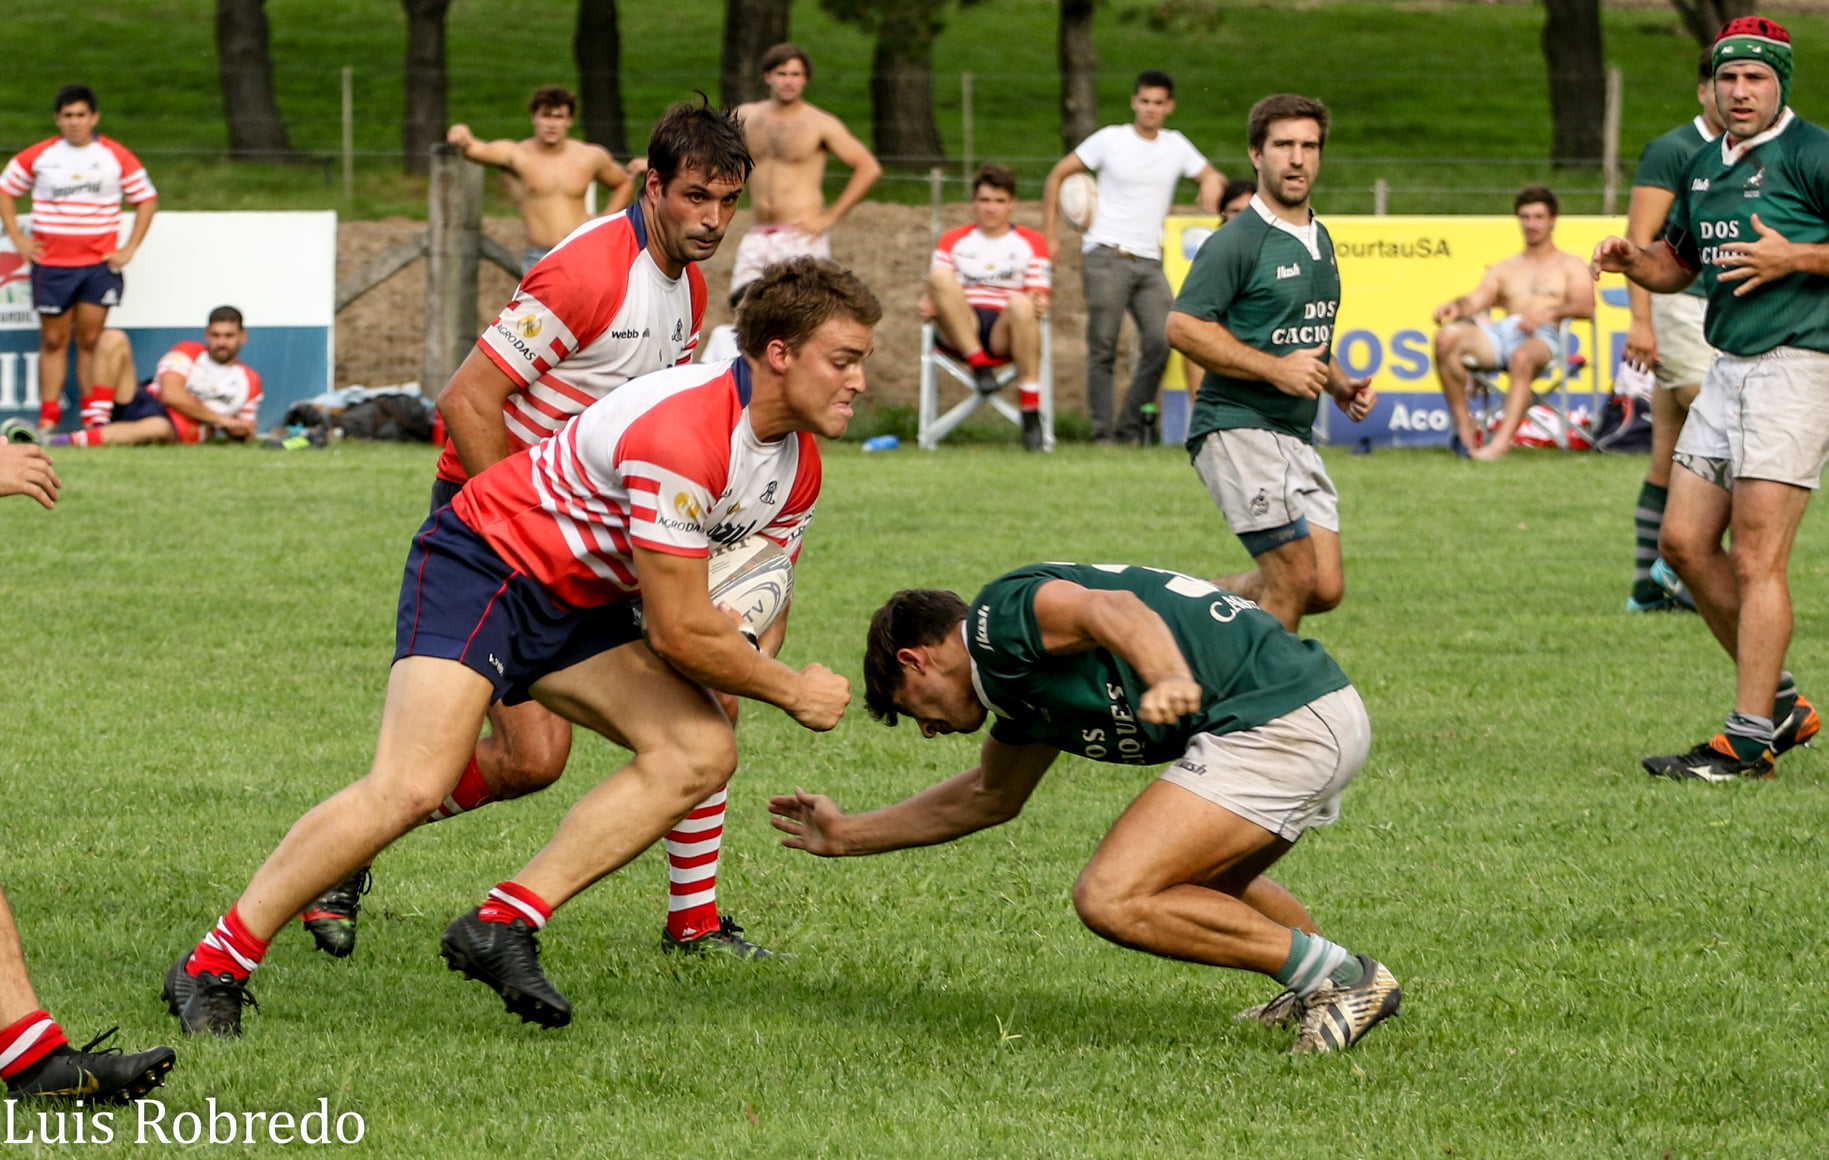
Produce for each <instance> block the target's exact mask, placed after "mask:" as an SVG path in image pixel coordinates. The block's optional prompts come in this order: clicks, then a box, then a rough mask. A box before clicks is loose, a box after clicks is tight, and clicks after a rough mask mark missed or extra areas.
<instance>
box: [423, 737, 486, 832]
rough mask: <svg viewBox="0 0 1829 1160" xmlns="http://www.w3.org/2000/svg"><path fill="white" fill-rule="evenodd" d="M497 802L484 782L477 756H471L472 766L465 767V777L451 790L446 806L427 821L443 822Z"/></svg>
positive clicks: (436, 811)
mask: <svg viewBox="0 0 1829 1160" xmlns="http://www.w3.org/2000/svg"><path fill="white" fill-rule="evenodd" d="M494 800H495V795H494V794H492V793H490V792H489V786H488V784H487V783H485V782H484V781H483V771H482V770H481V769H480V768H478V766H477V764H476V754H474V753H472V754H471V755H470V764H469V765H466V766H464V772H463V776H462V777H459V778H458V779H457V786H456V787H455V788H454V789H452V790H451V793H450V794H449V796H447V797H446V798H445V800H444V804H443V805H441V806H439V807H438V808H437V809H435V810H433V811H432V812H431V813H430V814H428V815H427V816H426V821H427V822H428V823H430V822H442V821H444V820H445V819H446V818H454V817H456V816H457V815H458V814H461V813H465V812H467V811H470V810H473V809H476V808H477V807H479V806H486V805H488V804H489V803H490V802H492V801H494Z"/></svg>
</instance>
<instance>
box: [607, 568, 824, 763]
mask: <svg viewBox="0 0 1829 1160" xmlns="http://www.w3.org/2000/svg"><path fill="white" fill-rule="evenodd" d="M634 558H635V575H636V578H637V579H639V580H640V581H641V592H642V616H643V621H644V623H645V625H646V628H647V633H648V646H649V647H650V648H652V649H653V650H654V652H655V655H657V656H659V657H660V658H661V659H662V660H664V661H666V662H667V663H668V664H670V665H672V666H673V667H674V668H676V669H678V670H679V671H680V672H681V673H683V674H685V675H686V676H687V677H688V678H690V679H692V680H694V681H697V682H698V683H699V684H701V685H704V686H706V687H707V688H710V689H715V690H717V691H718V692H720V693H730V694H733V695H735V696H738V697H751V698H754V699H755V700H758V701H767V702H768V703H769V704H771V705H775V706H778V707H779V708H781V709H782V710H784V711H785V712H786V713H787V714H788V715H789V716H791V717H792V718H794V720H796V721H798V722H800V723H801V724H802V725H805V726H806V727H807V728H808V729H816V730H821V731H823V730H826V729H830V728H832V727H833V726H834V725H837V724H838V721H839V718H840V717H842V716H843V715H844V712H845V706H846V705H848V704H850V702H851V683H850V682H849V681H847V680H845V678H843V677H841V676H839V675H838V674H837V673H834V672H833V671H832V670H831V669H828V668H826V667H825V666H824V665H821V664H810V665H808V666H806V667H805V668H803V669H801V670H799V671H798V672H796V671H795V670H793V669H791V668H789V667H788V666H786V665H784V664H782V663H781V662H780V661H778V660H775V659H774V658H773V657H771V656H767V655H765V654H764V653H763V652H762V651H761V650H759V649H758V648H757V647H756V646H754V645H752V644H750V643H749V640H748V638H747V637H745V636H744V635H743V634H742V633H740V632H738V631H737V627H736V625H734V624H732V623H731V622H730V620H729V619H728V618H727V617H726V616H725V615H724V614H723V613H722V612H719V611H718V610H717V609H716V608H715V607H713V606H712V603H711V597H710V595H709V594H708V591H707V589H708V588H709V585H708V583H707V581H706V563H705V559H704V557H702V556H675V555H671V554H669V553H667V552H655V551H650V550H649V549H647V548H643V547H640V546H639V545H637V546H636V547H635V549H634ZM784 631H785V630H784Z"/></svg>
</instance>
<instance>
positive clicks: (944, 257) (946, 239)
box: [933, 226, 976, 270]
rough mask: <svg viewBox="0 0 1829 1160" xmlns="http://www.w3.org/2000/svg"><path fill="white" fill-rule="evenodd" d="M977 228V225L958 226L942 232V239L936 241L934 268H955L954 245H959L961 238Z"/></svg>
mask: <svg viewBox="0 0 1829 1160" xmlns="http://www.w3.org/2000/svg"><path fill="white" fill-rule="evenodd" d="M975 228H976V227H975V226H958V227H956V228H954V229H950V230H947V231H946V232H945V233H943V234H941V235H940V240H939V241H938V242H935V243H934V264H933V268H934V269H936V270H951V269H953V268H954V262H953V247H955V246H957V245H958V244H959V242H960V240H961V239H963V238H964V237H965V236H966V235H967V234H969V233H971V232H972V230H973V229H975Z"/></svg>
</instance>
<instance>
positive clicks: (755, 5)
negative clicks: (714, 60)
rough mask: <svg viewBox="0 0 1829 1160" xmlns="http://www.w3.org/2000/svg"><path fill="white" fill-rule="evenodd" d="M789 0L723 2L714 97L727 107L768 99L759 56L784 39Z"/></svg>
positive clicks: (736, 0) (734, 0) (727, 0)
mask: <svg viewBox="0 0 1829 1160" xmlns="http://www.w3.org/2000/svg"><path fill="white" fill-rule="evenodd" d="M789 3H790V0H724V55H723V57H722V58H721V60H720V63H719V65H718V95H719V98H720V99H722V100H723V102H724V104H725V105H727V106H736V105H740V104H742V103H744V102H745V101H759V100H761V99H762V98H763V97H766V96H768V86H767V85H765V84H763V83H762V54H763V53H765V52H767V51H768V50H769V49H770V48H772V47H774V46H775V45H777V44H780V43H781V42H782V41H784V40H786V39H787V19H788V5H789Z"/></svg>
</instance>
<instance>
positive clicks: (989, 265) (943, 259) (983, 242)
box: [934, 226, 1054, 310]
mask: <svg viewBox="0 0 1829 1160" xmlns="http://www.w3.org/2000/svg"><path fill="white" fill-rule="evenodd" d="M934 265H935V266H943V267H947V268H949V269H951V270H953V271H955V272H957V273H958V275H959V284H960V285H961V286H963V287H965V300H966V301H967V302H969V303H971V304H972V305H973V306H988V307H990V308H991V309H992V310H1002V309H1003V308H1004V304H1005V303H1007V302H1009V300H1010V295H1011V294H1013V293H1015V292H1016V291H1018V290H1025V291H1040V290H1047V289H1048V288H1049V287H1050V286H1051V285H1052V284H1053V281H1054V263H1053V262H1051V261H1049V260H1048V243H1047V242H1046V241H1045V240H1044V239H1043V238H1042V236H1041V234H1039V233H1037V232H1036V231H1034V230H1032V229H1030V228H1029V227H1027V226H1011V227H1010V228H1009V229H1008V230H1005V231H1004V232H1003V233H1001V234H999V235H998V236H997V237H994V238H993V237H990V236H989V235H987V234H985V233H983V232H982V231H980V230H979V229H978V227H977V226H960V227H959V228H958V229H956V230H948V231H946V232H945V233H944V234H941V235H940V241H939V244H938V245H936V246H935V247H934Z"/></svg>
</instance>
